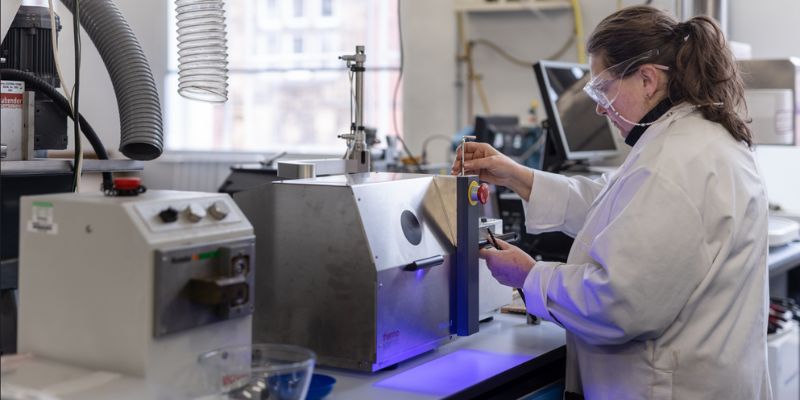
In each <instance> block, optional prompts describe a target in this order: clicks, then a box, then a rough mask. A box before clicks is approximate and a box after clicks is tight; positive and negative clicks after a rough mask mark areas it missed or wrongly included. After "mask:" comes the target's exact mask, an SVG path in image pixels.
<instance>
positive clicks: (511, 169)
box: [450, 142, 520, 186]
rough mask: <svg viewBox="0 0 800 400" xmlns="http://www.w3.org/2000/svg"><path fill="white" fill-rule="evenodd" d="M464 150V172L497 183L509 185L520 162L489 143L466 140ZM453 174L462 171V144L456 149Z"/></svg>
mask: <svg viewBox="0 0 800 400" xmlns="http://www.w3.org/2000/svg"><path fill="white" fill-rule="evenodd" d="M464 145H466V147H465V151H464V160H465V162H464V173H465V174H466V175H478V177H479V179H480V180H482V181H486V182H489V183H493V184H495V185H501V186H508V184H509V181H510V180H511V179H512V177H513V175H514V173H516V172H517V169H518V168H519V167H520V165H519V164H517V163H516V162H514V161H513V160H512V159H510V158H508V157H507V156H505V155H504V154H501V153H500V152H499V151H497V149H495V148H494V147H492V146H491V145H489V144H488V143H478V142H466V143H464ZM450 173H451V174H453V175H458V174H460V173H461V146H458V149H456V160H455V161H454V162H453V169H452V171H450Z"/></svg>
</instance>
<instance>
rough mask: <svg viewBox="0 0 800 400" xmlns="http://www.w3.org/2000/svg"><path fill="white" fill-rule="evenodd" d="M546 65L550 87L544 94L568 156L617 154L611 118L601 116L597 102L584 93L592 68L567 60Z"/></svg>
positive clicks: (594, 156)
mask: <svg viewBox="0 0 800 400" xmlns="http://www.w3.org/2000/svg"><path fill="white" fill-rule="evenodd" d="M543 67H544V68H543V71H544V75H545V78H546V80H545V86H546V87H544V88H541V90H542V97H544V99H543V100H544V101H545V102H547V103H549V104H547V106H548V107H547V108H548V118H550V119H551V126H552V127H553V128H555V129H558V130H559V133H560V137H561V138H562V142H563V145H564V150H565V152H566V153H567V158H569V159H573V160H574V159H583V158H600V157H607V156H611V155H614V153H616V151H617V146H616V143H615V142H614V132H613V131H612V129H611V126H610V124H609V121H608V119H607V118H606V117H604V116H600V115H597V113H596V112H595V102H594V101H592V99H590V98H589V96H588V95H587V94H586V93H584V92H583V86H584V85H585V84H586V82H588V81H589V78H590V76H591V74H590V73H589V69H588V67H587V66H585V65H581V64H567V63H550V64H547V65H544V64H543ZM553 109H554V110H553ZM550 111H555V112H554V113H553V114H555V115H550V114H551V113H550ZM554 119H555V121H553V120H554Z"/></svg>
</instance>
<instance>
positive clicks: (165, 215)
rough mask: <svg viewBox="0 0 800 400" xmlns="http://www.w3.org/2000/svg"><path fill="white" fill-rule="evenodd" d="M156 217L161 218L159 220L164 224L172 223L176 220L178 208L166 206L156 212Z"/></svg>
mask: <svg viewBox="0 0 800 400" xmlns="http://www.w3.org/2000/svg"><path fill="white" fill-rule="evenodd" d="M158 218H161V222H163V223H165V224H170V223H173V222H175V221H177V220H178V210H176V209H174V208H172V207H167V208H165V209H163V210H161V212H160V213H158Z"/></svg>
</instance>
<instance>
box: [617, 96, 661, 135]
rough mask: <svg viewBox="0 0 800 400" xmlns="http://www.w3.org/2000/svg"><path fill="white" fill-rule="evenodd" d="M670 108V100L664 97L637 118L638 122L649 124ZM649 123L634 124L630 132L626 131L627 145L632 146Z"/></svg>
mask: <svg viewBox="0 0 800 400" xmlns="http://www.w3.org/2000/svg"><path fill="white" fill-rule="evenodd" d="M670 108H672V100H670V99H669V97H665V98H664V100H661V101H660V102H659V103H658V104H656V106H655V107H653V108H652V109H651V110H650V111H649V112H648V113H647V114H645V115H644V117H642V119H641V120H639V123H640V124H649V123H652V122H653V121H657V120H658V119H659V118H661V116H662V115H664V114H666V112H667V111H669V109H670ZM649 127H650V125H644V126H642V125H636V126H634V127H633V129H631V131H630V133H628V137H626V138H625V144H627V145H628V146H631V147H633V146H634V145H635V144H636V142H637V141H639V138H640V137H642V134H643V133H644V131H646V130H647V128H649Z"/></svg>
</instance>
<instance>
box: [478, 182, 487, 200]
mask: <svg viewBox="0 0 800 400" xmlns="http://www.w3.org/2000/svg"><path fill="white" fill-rule="evenodd" d="M478 201H480V202H481V204H486V202H487V201H489V185H487V184H485V183H481V185H480V186H479V187H478Z"/></svg>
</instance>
